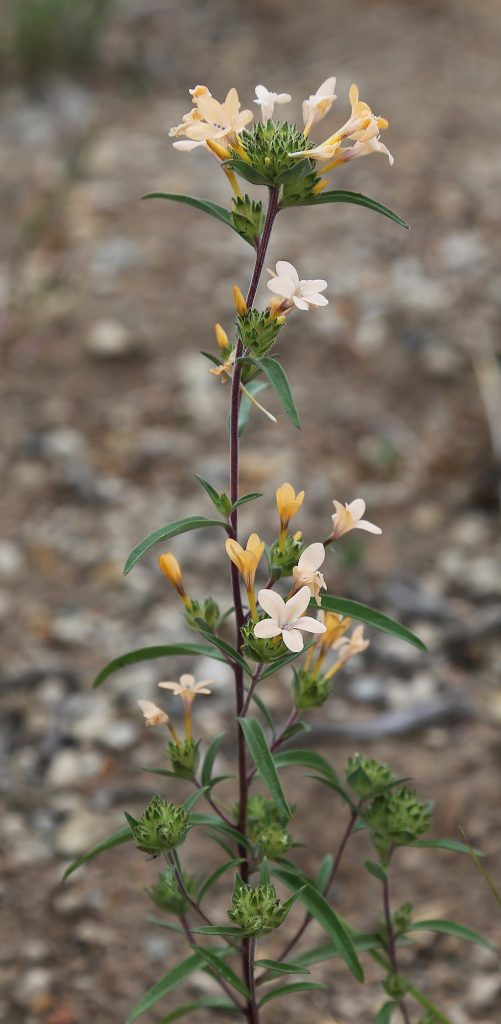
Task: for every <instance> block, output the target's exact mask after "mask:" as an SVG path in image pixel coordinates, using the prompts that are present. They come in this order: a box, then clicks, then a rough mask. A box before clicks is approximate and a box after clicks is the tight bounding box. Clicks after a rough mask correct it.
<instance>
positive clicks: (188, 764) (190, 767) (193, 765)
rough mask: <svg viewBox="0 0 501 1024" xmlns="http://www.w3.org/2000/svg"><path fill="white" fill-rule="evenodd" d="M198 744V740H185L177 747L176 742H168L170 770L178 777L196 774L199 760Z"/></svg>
mask: <svg viewBox="0 0 501 1024" xmlns="http://www.w3.org/2000/svg"><path fill="white" fill-rule="evenodd" d="M199 745H200V742H199V741H197V742H196V743H194V742H193V740H185V741H184V743H182V744H181V746H180V747H178V745H177V743H172V742H171V743H169V747H168V750H169V757H170V763H171V767H172V771H173V772H175V773H176V775H177V776H178V777H179V778H180V779H192V778H193V777H194V775H195V774H196V770H197V768H198V762H199V760H200V752H199Z"/></svg>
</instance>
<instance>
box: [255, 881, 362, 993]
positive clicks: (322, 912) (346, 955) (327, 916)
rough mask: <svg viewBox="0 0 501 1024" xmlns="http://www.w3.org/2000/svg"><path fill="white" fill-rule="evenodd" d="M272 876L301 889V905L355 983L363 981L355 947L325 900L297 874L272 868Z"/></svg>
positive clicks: (290, 886) (288, 885)
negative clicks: (337, 953)
mask: <svg viewBox="0 0 501 1024" xmlns="http://www.w3.org/2000/svg"><path fill="white" fill-rule="evenodd" d="M273 874H274V875H275V876H276V877H277V878H279V879H280V881H281V882H283V883H284V885H286V886H287V887H288V888H289V889H297V887H298V884H300V885H302V886H303V888H302V890H301V892H300V893H299V899H300V900H301V903H302V904H303V905H304V906H305V907H306V909H307V910H308V911H309V913H310V914H311V916H312V917H314V918H315V920H316V921H318V923H319V924H320V925H321V927H322V928H323V929H324V931H325V933H326V934H327V935H328V936H329V937H330V938H331V939H332V941H333V942H334V944H335V945H336V946H337V949H338V950H339V953H340V955H341V956H342V958H343V960H344V961H345V963H346V965H347V966H348V967H349V969H350V971H351V973H352V974H353V977H354V978H356V979H357V981H363V980H364V972H363V970H362V965H361V963H360V960H359V959H358V956H357V952H356V949H355V945H354V943H353V939H352V937H351V935H349V933H348V931H347V929H346V927H345V925H344V924H343V923H342V921H341V919H340V918H339V917H338V915H337V914H336V912H335V911H334V910H333V909H332V907H331V906H330V904H329V903H327V900H326V899H324V897H323V896H322V895H321V894H320V893H319V892H318V891H317V889H315V887H314V886H313V885H312V884H311V882H308V880H307V879H305V878H304V877H303V876H302V875H300V874H299V872H295V871H290V870H288V869H285V868H278V867H274V868H273Z"/></svg>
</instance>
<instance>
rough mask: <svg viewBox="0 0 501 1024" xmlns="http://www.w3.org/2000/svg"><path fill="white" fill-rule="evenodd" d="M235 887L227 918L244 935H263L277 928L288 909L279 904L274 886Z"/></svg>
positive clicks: (242, 884)
mask: <svg viewBox="0 0 501 1024" xmlns="http://www.w3.org/2000/svg"><path fill="white" fill-rule="evenodd" d="M238 881H239V882H240V884H236V885H235V889H234V892H233V898H232V901H231V909H230V910H229V911H228V917H229V919H230V921H232V922H233V924H235V925H237V927H238V928H240V929H241V931H242V932H243V933H244V934H245V935H265V934H266V932H272V931H274V930H275V928H278V927H279V926H280V925H281V924H282V921H283V920H284V918H285V917H286V916H287V910H288V908H287V907H286V906H285V904H283V903H281V902H280V900H279V898H278V896H277V893H276V890H275V886H274V885H256V886H255V888H253V887H252V886H251V885H245V884H244V883H243V882H242V881H241V880H238Z"/></svg>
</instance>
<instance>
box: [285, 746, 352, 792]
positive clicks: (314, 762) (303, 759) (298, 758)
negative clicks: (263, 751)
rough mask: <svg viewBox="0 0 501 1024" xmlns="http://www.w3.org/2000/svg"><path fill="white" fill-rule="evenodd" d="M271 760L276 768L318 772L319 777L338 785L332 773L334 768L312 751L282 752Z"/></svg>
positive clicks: (336, 777)
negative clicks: (322, 776)
mask: <svg viewBox="0 0 501 1024" xmlns="http://www.w3.org/2000/svg"><path fill="white" fill-rule="evenodd" d="M273 760H274V761H275V767H276V768H287V767H289V766H290V765H296V766H298V767H301V768H311V769H312V770H313V771H315V772H320V774H321V775H324V776H325V778H326V779H329V780H330V781H331V782H336V783H337V784H338V785H340V782H339V777H338V774H337V772H335V771H334V768H332V767H331V765H330V764H329V762H328V761H326V759H325V757H322V755H321V754H317V753H316V751H314V750H283V751H281V752H280V753H279V754H275V755H274V758H273Z"/></svg>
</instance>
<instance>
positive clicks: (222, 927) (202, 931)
mask: <svg viewBox="0 0 501 1024" xmlns="http://www.w3.org/2000/svg"><path fill="white" fill-rule="evenodd" d="M191 930H192V932H194V933H195V934H196V935H233V936H235V937H237V938H238V937H240V938H241V937H242V934H243V933H242V931H241V929H240V928H235V925H231V924H202V925H200V927H199V928H192V929H191Z"/></svg>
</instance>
